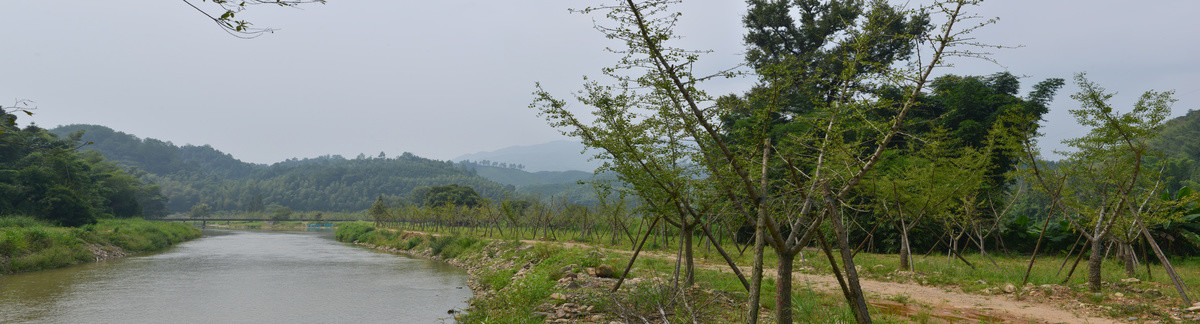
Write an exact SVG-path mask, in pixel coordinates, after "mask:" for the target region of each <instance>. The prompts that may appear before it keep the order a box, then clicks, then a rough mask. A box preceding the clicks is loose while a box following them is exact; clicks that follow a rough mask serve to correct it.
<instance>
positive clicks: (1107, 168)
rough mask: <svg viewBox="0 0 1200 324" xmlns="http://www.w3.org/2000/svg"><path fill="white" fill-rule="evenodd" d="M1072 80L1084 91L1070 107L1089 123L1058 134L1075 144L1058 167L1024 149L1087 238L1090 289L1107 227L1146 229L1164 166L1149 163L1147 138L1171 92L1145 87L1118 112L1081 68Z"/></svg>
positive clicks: (1167, 108)
mask: <svg viewBox="0 0 1200 324" xmlns="http://www.w3.org/2000/svg"><path fill="white" fill-rule="evenodd" d="M1075 83H1076V84H1077V85H1078V86H1079V87H1080V89H1081V90H1080V92H1078V93H1076V94H1074V95H1072V96H1071V98H1072V99H1075V100H1076V101H1078V102H1079V104H1080V107H1079V108H1076V109H1072V110H1071V114H1072V115H1074V116H1075V118H1076V120H1077V121H1078V122H1079V124H1080V125H1083V126H1086V127H1091V130H1090V131H1089V132H1088V134H1087V135H1085V136H1083V137H1079V138H1074V139H1069V140H1065V141H1063V142H1064V143H1066V144H1067V145H1069V146H1070V147H1071V148H1073V149H1074V151H1072V152H1061V153H1062V154H1064V155H1065V156H1066V157H1067V158H1066V159H1064V160H1063V161H1061V162H1059V165H1058V166H1057V167H1055V168H1048V167H1046V166H1045V165H1044V162H1043V164H1039V162H1038V161H1039V160H1038V159H1037V155H1036V153H1034V152H1035V149H1034V148H1033V147H1032V145H1028V147H1027V149H1026V152H1027V153H1026V154H1027V158H1028V159H1029V160H1030V162H1032V163H1033V164H1031V165H1032V166H1033V171H1034V172H1035V176H1036V177H1037V181H1038V182H1039V185H1040V186H1041V188H1042V190H1044V191H1045V192H1047V193H1051V196H1052V197H1053V198H1054V199H1055V200H1058V201H1059V204H1060V205H1062V206H1063V212H1062V214H1063V216H1064V217H1066V219H1067V220H1068V221H1070V223H1071V225H1072V226H1073V227H1074V228H1075V229H1076V230H1078V231H1079V232H1080V233H1082V234H1083V235H1084V237H1085V238H1086V239H1087V242H1088V244H1089V246H1090V247H1091V255H1090V256H1089V258H1088V284H1089V287H1090V289H1091V290H1092V291H1100V289H1101V263H1102V262H1103V261H1104V255H1105V253H1104V249H1105V243H1107V242H1108V241H1109V240H1110V239H1111V238H1112V234H1113V233H1112V230H1113V229H1114V228H1122V227H1126V226H1129V227H1133V228H1135V229H1136V230H1138V231H1144V230H1145V226H1146V224H1145V223H1144V222H1145V221H1146V220H1147V219H1145V218H1143V216H1142V214H1143V213H1145V210H1146V207H1147V204H1148V203H1150V202H1151V201H1152V200H1153V199H1154V198H1155V197H1156V196H1157V193H1156V192H1157V191H1158V190H1160V189H1161V188H1160V187H1161V186H1160V185H1159V183H1158V182H1157V181H1158V178H1159V177H1158V175H1156V174H1155V173H1156V172H1160V170H1161V168H1159V167H1158V166H1155V165H1151V164H1150V163H1147V162H1148V160H1147V159H1148V157H1149V156H1150V155H1151V153H1152V152H1151V151H1150V149H1149V144H1148V142H1149V140H1151V139H1153V138H1154V137H1155V136H1156V135H1157V133H1158V132H1159V130H1160V129H1161V128H1162V124H1163V121H1164V120H1165V119H1166V117H1167V116H1168V115H1169V114H1170V112H1171V104H1172V103H1173V102H1175V99H1174V98H1173V97H1172V95H1173V92H1172V91H1167V92H1155V91H1148V92H1146V93H1144V94H1143V95H1142V96H1141V98H1140V99H1139V100H1138V102H1137V103H1136V104H1135V105H1134V106H1133V108H1132V109H1131V110H1130V111H1129V112H1125V113H1119V112H1117V111H1116V110H1115V109H1114V108H1113V107H1112V106H1111V105H1110V104H1109V100H1110V99H1111V98H1112V97H1113V95H1114V94H1112V93H1109V92H1107V90H1105V89H1104V88H1101V87H1100V86H1099V85H1097V84H1095V83H1092V82H1091V81H1089V80H1088V79H1087V78H1086V76H1085V75H1084V74H1082V73H1081V74H1077V75H1076V76H1075ZM1030 144H1032V142H1030ZM1151 240H1152V238H1151ZM1163 261H1164V262H1167V261H1166V260H1165V258H1164V260H1163ZM1164 264H1168V263H1164ZM1181 294H1183V293H1182V292H1181ZM1183 295H1184V298H1187V297H1186V294H1183Z"/></svg>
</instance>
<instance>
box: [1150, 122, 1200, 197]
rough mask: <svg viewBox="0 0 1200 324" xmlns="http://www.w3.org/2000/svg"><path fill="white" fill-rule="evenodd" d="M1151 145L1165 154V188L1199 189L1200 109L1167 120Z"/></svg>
mask: <svg viewBox="0 0 1200 324" xmlns="http://www.w3.org/2000/svg"><path fill="white" fill-rule="evenodd" d="M1150 145H1151V147H1152V148H1153V149H1155V150H1157V151H1159V152H1162V153H1163V155H1165V156H1166V157H1167V159H1168V160H1169V162H1170V163H1168V164H1167V170H1166V173H1167V176H1168V179H1167V180H1168V183H1167V189H1168V190H1172V191H1174V190H1179V188H1181V187H1184V186H1186V187H1191V188H1200V110H1192V111H1189V112H1188V113H1187V114H1186V115H1183V116H1180V117H1177V118H1174V119H1171V120H1168V121H1167V122H1166V123H1164V124H1163V129H1162V131H1161V132H1159V136H1158V138H1156V139H1155V140H1154V141H1153V142H1151V143H1150Z"/></svg>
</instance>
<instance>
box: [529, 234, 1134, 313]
mask: <svg viewBox="0 0 1200 324" xmlns="http://www.w3.org/2000/svg"><path fill="white" fill-rule="evenodd" d="M531 242H539V243H554V242H540V241H531ZM600 249H603V250H606V251H613V252H618V253H625V254H630V253H631V252H629V251H622V250H613V249H604V248H600ZM642 253H643V255H646V256H650V257H654V258H660V259H674V258H675V255H673V254H668V253H662V252H642ZM696 261H697V263H696V266H697V267H698V268H704V269H708V270H716V271H721V272H732V271H730V269H729V266H728V265H726V264H725V263H724V262H723V261H721V260H708V259H700V258H698V259H696ZM739 267H740V268H741V270H742V273H745V274H747V275H749V273H750V271H751V270H752V269H751V267H749V266H739ZM775 275H776V272H775V269H771V268H767V269H763V276H764V277H771V276H775ZM792 278H794V280H795V282H794V283H793V284H794V285H795V287H807V288H809V289H812V290H813V291H818V292H825V293H829V294H834V295H838V294H841V293H842V291H841V288H839V287H838V283H837V279H836V278H834V276H833V275H832V274H830V275H818V274H809V273H801V272H795V273H793V274H792ZM859 283H860V284H861V285H862V289H863V291H864V292H865V293H866V294H867V297H868V299H869V301H870V303H871V305H872V306H875V307H878V308H880V309H883V310H885V311H887V312H890V313H894V314H898V315H903V316H910V317H911V316H918V315H920V313H922V312H923V313H927V314H929V315H930V317H932V318H935V319H938V320H941V321H947V322H964V321H965V322H1003V323H1119V322H1118V321H1117V320H1114V319H1109V318H1102V317H1093V316H1088V315H1086V314H1078V313H1076V312H1073V311H1070V310H1066V309H1062V307H1060V306H1058V305H1054V304H1047V303H1039V302H1033V301H1022V300H1016V299H1014V298H1012V297H1010V296H1008V295H995V296H984V295H976V294H968V293H963V292H955V291H949V290H946V289H945V288H942V287H934V286H923V285H919V284H914V283H898V282H887V281H875V280H869V279H862V280H860V281H859ZM895 300H904V301H905V302H903V303H901V302H897V301H895Z"/></svg>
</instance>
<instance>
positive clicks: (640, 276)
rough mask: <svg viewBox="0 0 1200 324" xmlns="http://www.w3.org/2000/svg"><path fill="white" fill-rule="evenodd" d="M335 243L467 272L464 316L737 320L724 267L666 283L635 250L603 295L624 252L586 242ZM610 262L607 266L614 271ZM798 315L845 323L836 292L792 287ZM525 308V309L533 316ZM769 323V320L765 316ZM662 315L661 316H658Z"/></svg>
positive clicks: (735, 294) (737, 298)
mask: <svg viewBox="0 0 1200 324" xmlns="http://www.w3.org/2000/svg"><path fill="white" fill-rule="evenodd" d="M336 237H337V239H338V240H339V241H343V242H353V243H359V244H364V245H368V246H372V247H375V248H377V249H382V250H388V251H393V252H404V253H409V254H415V255H420V256H425V257H430V258H435V259H443V260H446V261H448V262H450V263H452V264H455V265H458V266H460V267H462V268H465V269H467V271H468V272H469V273H470V276H471V288H472V289H473V290H474V291H475V297H474V298H472V299H471V300H470V302H469V303H470V307H469V309H468V310H467V312H466V313H464V314H461V315H459V316H458V318H457V319H458V320H459V321H461V322H464V323H542V322H545V321H555V320H560V319H561V320H566V321H569V322H585V323H608V322H609V321H622V322H643V321H650V322H671V323H679V322H683V323H690V322H699V323H715V322H745V319H744V316H745V307H744V306H743V305H745V301H746V298H747V294H746V292H745V290H744V289H743V288H742V286H741V284H740V282H739V281H738V280H737V278H736V277H735V276H734V275H732V274H730V273H726V272H722V271H716V270H709V269H697V273H696V285H695V286H693V287H690V288H689V287H677V286H675V285H673V284H672V282H673V280H672V277H673V273H674V267H675V262H674V261H672V260H665V259H662V258H652V257H643V258H639V261H638V263H637V264H635V266H634V268H633V271H632V272H631V273H630V276H629V278H628V279H627V280H626V281H625V283H624V284H623V285H622V286H621V289H620V290H618V291H617V292H615V293H614V292H610V289H611V288H612V287H613V284H615V283H616V279H615V278H614V277H616V276H619V275H620V273H619V272H620V270H621V269H623V268H624V266H625V262H627V261H628V255H627V254H624V253H619V252H613V251H606V250H600V249H597V248H594V247H590V246H586V245H563V244H554V243H537V244H528V243H524V242H520V241H516V240H488V239H481V238H475V237H467V236H460V235H453V234H447V235H430V234H420V233H413V232H403V231H396V230H390V229H376V228H374V227H372V226H370V225H368V224H366V223H347V224H343V225H341V226H339V227H338V230H337V232H336ZM614 269H615V270H614ZM774 289H775V288H774V281H773V280H770V279H764V285H763V291H764V296H763V298H762V300H763V304H762V305H761V306H762V309H763V314H764V315H767V314H770V312H771V311H772V309H771V307H772V306H773V302H771V301H772V300H773V299H774V298H775V296H774V295H773V294H772V293H771V292H774ZM792 298H793V299H794V300H795V301H796V305H795V308H796V320H797V321H799V322H839V321H840V322H853V320H854V318H853V315H852V314H851V313H850V311H849V309H848V308H846V307H845V303H844V302H843V301H841V299H840V297H839V296H833V295H829V294H826V293H821V292H815V291H813V290H811V289H808V288H805V287H798V289H797V290H796V291H795V292H794V293H793V295H792ZM873 312H874V313H875V314H879V315H878V317H877V318H875V319H876V321H877V322H880V323H895V322H907V320H906V319H904V318H906V317H907V316H911V315H916V314H906V316H904V317H902V316H897V315H893V314H884V313H886V312H883V311H880V310H879V309H876V310H874V311H873ZM530 314H533V316H531V315H530ZM764 319H767V320H770V318H767V317H764ZM664 320H665V321H664Z"/></svg>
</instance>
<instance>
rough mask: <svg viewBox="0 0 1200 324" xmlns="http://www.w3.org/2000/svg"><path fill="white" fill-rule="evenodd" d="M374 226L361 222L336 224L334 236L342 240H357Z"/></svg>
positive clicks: (372, 229)
mask: <svg viewBox="0 0 1200 324" xmlns="http://www.w3.org/2000/svg"><path fill="white" fill-rule="evenodd" d="M374 230H375V228H374V227H371V226H370V225H367V224H363V223H357V222H355V223H346V224H342V225H341V226H338V228H337V231H336V232H335V233H334V237H335V238H336V239H337V240H338V241H342V242H357V241H358V240H359V237H361V236H362V235H363V234H366V233H369V232H372V231H374Z"/></svg>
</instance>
